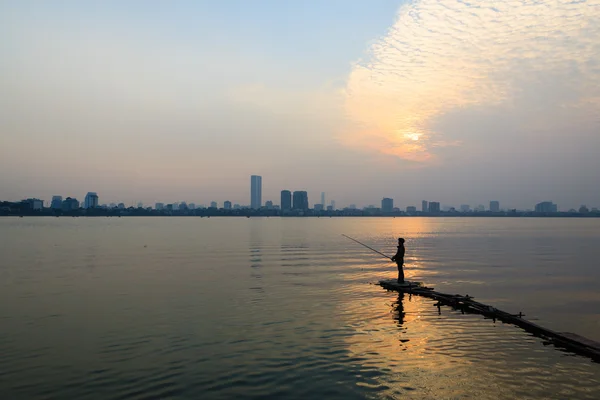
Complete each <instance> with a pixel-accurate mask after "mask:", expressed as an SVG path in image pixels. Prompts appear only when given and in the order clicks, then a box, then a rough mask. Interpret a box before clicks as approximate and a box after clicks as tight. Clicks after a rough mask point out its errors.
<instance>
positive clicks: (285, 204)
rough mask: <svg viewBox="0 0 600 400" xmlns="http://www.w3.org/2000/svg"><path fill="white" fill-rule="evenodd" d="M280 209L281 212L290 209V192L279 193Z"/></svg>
mask: <svg viewBox="0 0 600 400" xmlns="http://www.w3.org/2000/svg"><path fill="white" fill-rule="evenodd" d="M281 209H282V210H283V211H288V210H291V209H292V192H290V191H289V190H282V191H281Z"/></svg>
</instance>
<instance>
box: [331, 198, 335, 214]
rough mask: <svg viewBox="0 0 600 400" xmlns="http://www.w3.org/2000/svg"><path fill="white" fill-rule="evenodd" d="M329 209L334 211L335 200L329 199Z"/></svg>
mask: <svg viewBox="0 0 600 400" xmlns="http://www.w3.org/2000/svg"><path fill="white" fill-rule="evenodd" d="M331 210H332V211H335V200H331Z"/></svg>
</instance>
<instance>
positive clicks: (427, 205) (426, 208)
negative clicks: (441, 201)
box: [421, 200, 429, 213]
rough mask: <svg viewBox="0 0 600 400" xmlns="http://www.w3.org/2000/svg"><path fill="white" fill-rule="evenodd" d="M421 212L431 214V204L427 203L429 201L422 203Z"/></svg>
mask: <svg viewBox="0 0 600 400" xmlns="http://www.w3.org/2000/svg"><path fill="white" fill-rule="evenodd" d="M421 211H422V212H424V213H426V212H429V203H427V200H423V201H422V202H421Z"/></svg>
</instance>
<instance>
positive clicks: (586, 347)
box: [379, 279, 600, 363]
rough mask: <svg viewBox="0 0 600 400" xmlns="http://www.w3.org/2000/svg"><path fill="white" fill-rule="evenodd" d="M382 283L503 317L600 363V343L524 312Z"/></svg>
mask: <svg viewBox="0 0 600 400" xmlns="http://www.w3.org/2000/svg"><path fill="white" fill-rule="evenodd" d="M379 285H380V286H382V287H383V288H385V289H387V290H392V291H396V292H401V293H408V294H414V295H418V296H424V297H428V298H430V299H434V300H437V301H438V303H437V304H435V305H436V306H437V307H438V308H439V307H441V306H442V305H448V306H450V307H452V308H454V309H456V310H460V311H462V312H463V313H471V314H481V315H483V316H484V317H486V318H491V319H493V320H494V321H496V320H500V321H502V322H504V323H507V324H513V325H516V326H518V327H520V328H522V329H524V330H525V331H527V332H530V333H532V334H533V335H535V336H537V337H540V338H542V339H544V340H546V341H548V342H550V343H552V344H553V345H555V346H556V347H559V348H562V349H566V350H568V351H571V352H573V353H576V354H579V355H582V356H586V357H589V358H591V359H592V360H593V361H594V362H598V363H600V343H598V342H595V341H593V340H590V339H587V338H584V337H582V336H579V335H577V334H574V333H570V332H555V331H552V330H550V329H546V328H544V327H542V326H539V325H537V324H534V323H533V322H530V321H527V320H526V319H523V314H521V313H519V314H509V313H507V312H505V311H502V310H498V309H497V308H494V307H492V306H488V305H486V304H483V303H479V302H477V301H475V300H474V298H473V297H471V296H469V295H467V296H461V295H458V294H446V293H440V292H436V291H435V290H434V289H433V288H429V287H426V286H423V284H422V283H421V282H405V283H403V284H399V283H398V282H397V281H396V280H394V279H390V280H382V281H379Z"/></svg>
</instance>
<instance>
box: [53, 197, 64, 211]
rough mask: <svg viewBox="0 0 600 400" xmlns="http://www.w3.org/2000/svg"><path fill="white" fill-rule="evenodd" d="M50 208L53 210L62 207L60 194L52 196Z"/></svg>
mask: <svg viewBox="0 0 600 400" xmlns="http://www.w3.org/2000/svg"><path fill="white" fill-rule="evenodd" d="M50 208H52V209H53V210H60V209H61V208H62V196H52V202H51V203H50Z"/></svg>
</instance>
